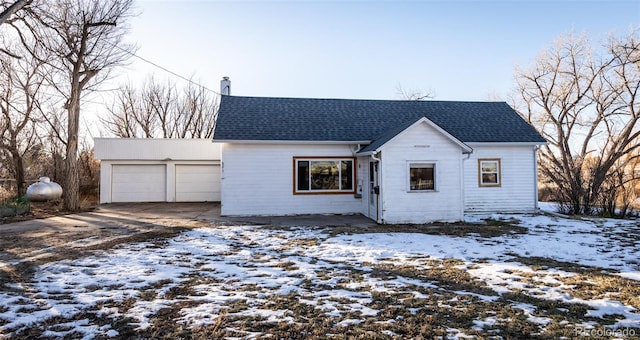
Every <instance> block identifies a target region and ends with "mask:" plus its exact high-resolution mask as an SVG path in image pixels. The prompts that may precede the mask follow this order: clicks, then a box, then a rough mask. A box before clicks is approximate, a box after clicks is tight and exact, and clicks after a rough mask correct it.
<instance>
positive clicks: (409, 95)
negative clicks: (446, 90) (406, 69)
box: [396, 84, 436, 100]
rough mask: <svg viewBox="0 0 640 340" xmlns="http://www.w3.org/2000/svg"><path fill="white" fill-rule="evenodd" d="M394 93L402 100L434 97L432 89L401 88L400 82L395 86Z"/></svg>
mask: <svg viewBox="0 0 640 340" xmlns="http://www.w3.org/2000/svg"><path fill="white" fill-rule="evenodd" d="M396 95H397V96H398V97H399V98H400V99H403V100H426V99H433V98H435V97H436V95H435V93H434V92H433V91H432V90H429V91H425V90H417V89H411V88H410V89H406V88H403V87H402V85H400V84H398V86H396Z"/></svg>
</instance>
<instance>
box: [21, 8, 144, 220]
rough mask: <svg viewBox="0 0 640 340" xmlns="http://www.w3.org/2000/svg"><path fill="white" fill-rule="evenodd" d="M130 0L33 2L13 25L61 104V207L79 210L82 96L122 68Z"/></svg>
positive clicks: (127, 51) (126, 55)
mask: <svg viewBox="0 0 640 340" xmlns="http://www.w3.org/2000/svg"><path fill="white" fill-rule="evenodd" d="M132 4H133V0H111V1H100V0H33V3H32V4H31V6H30V11H28V12H26V14H25V15H24V16H22V17H21V19H22V20H20V21H16V22H14V23H12V26H13V27H15V28H16V32H17V33H18V34H19V36H20V40H21V41H22V43H23V44H24V46H26V47H27V48H28V50H29V52H30V53H31V55H32V56H34V57H35V58H36V59H38V60H41V61H42V62H44V63H46V65H47V66H48V67H49V72H48V74H47V80H48V82H49V85H50V86H51V87H52V88H54V89H55V90H56V91H57V92H58V93H59V94H60V95H61V96H62V97H63V98H64V100H65V103H64V108H65V110H66V112H67V117H66V118H67V134H66V135H67V136H66V137H67V139H66V141H65V144H66V152H65V154H66V158H65V170H66V176H65V183H64V190H65V194H64V207H65V209H66V210H68V211H77V210H79V208H80V200H79V192H78V191H79V177H78V163H77V162H78V132H79V122H80V112H81V103H82V98H83V95H86V93H87V92H90V91H92V90H95V89H96V88H97V87H98V86H99V85H100V84H101V83H102V82H103V81H104V80H106V79H107V78H108V77H109V75H110V71H111V69H112V68H113V67H114V66H118V65H121V64H123V63H124V62H125V61H126V60H127V59H128V58H129V57H130V56H131V53H132V49H133V47H132V46H130V45H127V44H125V43H124V42H123V38H124V35H125V34H126V33H127V31H128V28H127V25H126V20H127V19H128V18H129V17H130V16H131V10H132Z"/></svg>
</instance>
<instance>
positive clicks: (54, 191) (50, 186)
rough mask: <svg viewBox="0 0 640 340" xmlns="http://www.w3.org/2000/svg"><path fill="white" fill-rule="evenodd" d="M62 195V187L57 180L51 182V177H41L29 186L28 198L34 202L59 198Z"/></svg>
mask: <svg viewBox="0 0 640 340" xmlns="http://www.w3.org/2000/svg"><path fill="white" fill-rule="evenodd" d="M60 197H62V187H61V186H60V184H58V183H56V182H51V179H50V178H49V177H40V178H39V179H38V181H37V182H35V183H33V184H31V185H30V186H29V187H28V188H27V198H28V199H29V201H32V202H44V201H51V200H58V199H60Z"/></svg>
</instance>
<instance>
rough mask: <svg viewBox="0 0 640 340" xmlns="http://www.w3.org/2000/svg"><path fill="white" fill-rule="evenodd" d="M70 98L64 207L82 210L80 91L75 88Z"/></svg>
mask: <svg viewBox="0 0 640 340" xmlns="http://www.w3.org/2000/svg"><path fill="white" fill-rule="evenodd" d="M71 91H72V94H71V98H70V100H69V107H68V112H69V118H68V131H69V137H68V140H67V158H66V160H65V169H66V172H67V174H66V175H67V176H66V177H65V181H64V183H65V185H64V188H63V193H64V208H65V210H67V211H79V210H80V192H79V191H80V178H79V174H78V123H79V120H80V95H79V94H80V93H79V90H78V88H73V89H72V90H71Z"/></svg>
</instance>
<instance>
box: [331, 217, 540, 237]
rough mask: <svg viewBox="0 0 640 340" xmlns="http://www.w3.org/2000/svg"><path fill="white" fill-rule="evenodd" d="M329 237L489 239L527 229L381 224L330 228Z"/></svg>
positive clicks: (511, 224) (507, 224)
mask: <svg viewBox="0 0 640 340" xmlns="http://www.w3.org/2000/svg"><path fill="white" fill-rule="evenodd" d="M325 231H326V233H328V234H329V235H331V236H336V235H341V234H369V233H420V234H427V235H446V236H455V237H465V236H469V235H477V236H480V237H485V238H491V237H500V236H505V235H518V234H526V233H527V232H528V229H527V228H525V227H522V226H518V225H516V221H500V220H487V223H486V224H469V223H463V222H460V223H432V224H382V225H372V226H358V227H354V226H332V227H328V228H326V229H325Z"/></svg>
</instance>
